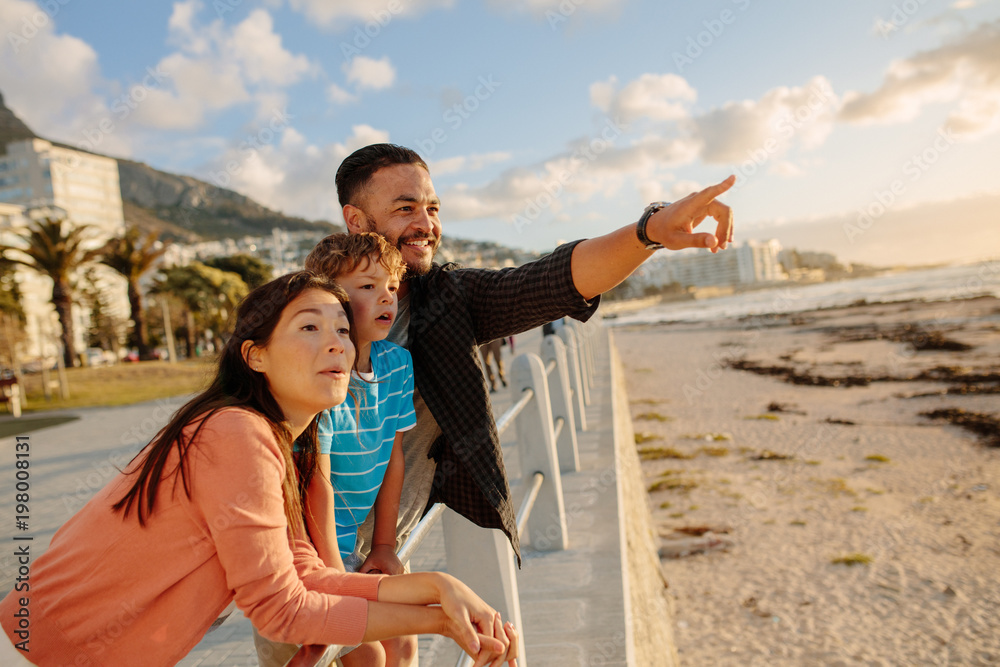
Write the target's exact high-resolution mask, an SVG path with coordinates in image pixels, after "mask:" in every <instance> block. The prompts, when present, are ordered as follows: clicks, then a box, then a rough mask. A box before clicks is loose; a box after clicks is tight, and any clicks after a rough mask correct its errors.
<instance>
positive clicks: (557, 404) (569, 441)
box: [542, 327, 580, 472]
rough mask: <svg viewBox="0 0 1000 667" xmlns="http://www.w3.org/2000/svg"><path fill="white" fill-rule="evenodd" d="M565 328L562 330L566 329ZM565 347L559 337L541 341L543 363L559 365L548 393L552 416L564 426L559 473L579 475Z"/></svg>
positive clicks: (559, 440)
mask: <svg viewBox="0 0 1000 667" xmlns="http://www.w3.org/2000/svg"><path fill="white" fill-rule="evenodd" d="M565 328H566V327H563V329H565ZM566 357H567V354H566V346H565V345H564V344H563V342H562V340H560V338H559V337H558V336H545V338H543V339H542V361H543V362H544V365H545V366H546V367H548V365H549V362H550V361H555V362H556V367H555V368H554V369H553V373H552V374H550V375H549V379H551V380H552V381H551V382H550V383H549V391H550V392H552V395H551V404H552V417H553V419H555V420H558V419H560V418H562V420H563V426H562V429H560V431H559V435H558V436H557V437H556V439H555V441H556V453H557V456H558V458H559V471H560V472H576V471H578V470H579V469H580V454H579V452H578V450H577V442H576V420H575V419H574V418H573V403H572V401H571V400H570V399H571V393H572V390H571V389H570V383H569V369H568V368H567V361H566Z"/></svg>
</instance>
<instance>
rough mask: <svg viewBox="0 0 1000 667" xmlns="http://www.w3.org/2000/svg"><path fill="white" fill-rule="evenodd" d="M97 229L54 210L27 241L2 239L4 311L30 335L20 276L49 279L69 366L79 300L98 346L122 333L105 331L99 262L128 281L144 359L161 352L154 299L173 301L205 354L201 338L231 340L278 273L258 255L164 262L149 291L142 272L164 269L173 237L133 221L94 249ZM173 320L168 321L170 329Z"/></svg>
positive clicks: (192, 344)
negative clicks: (238, 312) (242, 308)
mask: <svg viewBox="0 0 1000 667" xmlns="http://www.w3.org/2000/svg"><path fill="white" fill-rule="evenodd" d="M93 231H94V228H93V226H91V225H74V224H72V223H71V222H70V221H69V220H68V219H67V218H66V217H64V216H58V215H47V216H45V217H40V218H38V219H35V220H32V221H31V223H30V224H29V225H28V227H27V228H26V229H25V230H23V231H21V232H18V233H16V234H15V235H16V236H17V237H18V238H19V239H20V241H21V243H20V244H19V245H0V314H2V315H3V319H4V322H5V323H8V324H7V326H6V327H5V328H6V330H8V331H9V330H10V328H11V327H10V325H9V323H10V322H11V321H13V322H16V323H17V324H18V326H19V328H20V330H21V332H22V336H21V337H22V338H23V330H24V327H25V326H26V324H27V322H26V317H25V313H24V308H23V305H22V300H23V295H22V294H21V293H20V290H19V288H18V284H17V281H16V280H15V279H14V271H15V268H16V266H17V265H20V266H24V267H27V268H28V269H30V270H31V271H34V272H36V273H39V274H41V275H43V276H46V277H48V278H49V279H51V280H52V295H51V302H52V305H53V307H54V308H55V312H56V316H57V318H58V320H59V326H60V331H59V332H58V333H59V339H60V341H61V342H62V354H63V361H64V363H65V365H66V366H67V367H73V366H76V365H78V364H79V357H78V354H77V352H78V351H77V349H76V335H75V331H74V323H73V317H72V308H73V305H74V304H83V305H87V306H89V308H90V312H91V323H92V325H93V326H92V335H91V336H90V339H91V341H92V342H99V343H103V344H102V345H95V346H96V347H104V346H105V345H107V344H108V343H110V342H111V341H110V339H111V338H117V336H118V333H117V332H116V331H115V330H114V327H111V329H112V330H111V331H108V327H106V326H105V327H103V330H102V326H101V324H102V322H103V321H104V320H106V319H107V314H106V311H107V308H108V305H109V304H108V300H107V294H105V293H102V292H101V290H99V289H98V288H97V287H95V282H96V278H95V276H94V274H93V269H94V267H95V266H96V265H104V266H107V267H110V268H111V269H113V270H114V271H115V272H117V273H118V274H120V275H121V276H122V277H124V279H125V282H126V285H127V288H126V289H127V295H128V303H129V318H130V319H129V323H128V330H127V331H128V333H127V337H126V338H127V341H126V344H127V345H128V347H130V348H135V350H136V352H137V354H138V357H139V359H140V360H148V359H153V358H154V356H155V355H154V348H155V345H153V344H152V343H151V341H152V340H154V339H155V338H156V336H155V335H153V334H151V332H150V327H149V320H150V313H148V312H147V311H146V308H145V303H146V297H148V296H156V297H158V298H161V299H168V300H169V302H170V303H171V304H173V306H174V307H173V308H172V309H171V310H173V311H174V313H177V314H178V315H179V322H178V323H177V326H176V327H174V329H176V331H177V334H178V336H179V337H180V338H181V339H182V340H183V341H184V342H185V344H186V352H187V356H188V357H191V356H195V354H196V352H197V345H198V341H199V340H201V339H204V338H213V339H215V340H223V339H224V338H225V336H226V335H227V324H228V319H229V314H230V313H232V312H234V311H235V309H236V306H237V304H238V303H239V301H240V300H241V299H242V298H243V297H244V296H246V294H247V293H248V292H249V291H250V290H251V289H253V288H254V287H257V286H258V285H260V284H263V283H264V282H267V281H268V280H270V279H271V277H272V273H273V268H272V267H271V265H269V264H267V263H266V262H263V261H261V260H260V259H258V258H256V257H250V256H248V255H234V256H229V257H216V258H213V259H210V260H207V261H205V262H191V263H190V264H186V265H183V266H170V267H160V268H159V269H158V271H157V273H156V274H155V276H154V279H153V280H152V282H151V283H150V287H149V288H148V289H145V290H144V289H143V286H142V284H141V280H142V278H143V277H144V276H146V275H147V274H148V273H150V272H151V271H152V270H153V269H154V268H156V267H157V264H158V262H159V260H160V259H161V258H162V257H163V255H164V254H165V253H166V252H167V249H168V247H169V242H163V241H161V240H160V239H159V237H158V235H156V234H153V233H143V232H141V231H140V230H139V229H138V228H136V227H135V226H131V225H128V224H126V226H125V230H124V232H123V233H122V234H121V235H120V236H118V237H115V238H112V239H110V240H108V241H106V242H105V243H103V244H102V245H100V246H98V247H92V246H93V244H92V243H88V242H89V241H90V240H91V239H92V237H93ZM88 246H90V247H88ZM154 319H155V315H154ZM173 319H174V318H173V317H171V320H173ZM167 325H168V323H164V327H166V326H167ZM209 332H210V333H209ZM2 333H3V332H2V331H0V334H2ZM5 338H6V342H7V345H9V346H10V347H11V348H12V349H11V350H10V351H9V352H10V356H11V360H10V361H11V363H12V364H13V346H14V344H15V341H14V340H12V339H11V336H9V335H7V336H5ZM95 339H97V340H96V341H95ZM115 342H117V341H115Z"/></svg>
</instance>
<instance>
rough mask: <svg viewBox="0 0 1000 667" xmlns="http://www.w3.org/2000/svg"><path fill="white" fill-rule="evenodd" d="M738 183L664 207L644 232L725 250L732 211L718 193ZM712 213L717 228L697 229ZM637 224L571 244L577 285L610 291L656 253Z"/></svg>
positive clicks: (585, 290) (667, 241)
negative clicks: (638, 232) (647, 245)
mask: <svg viewBox="0 0 1000 667" xmlns="http://www.w3.org/2000/svg"><path fill="white" fill-rule="evenodd" d="M735 182H736V177H735V176H730V177H729V178H727V179H726V180H724V181H722V182H721V183H719V184H717V185H712V186H709V187H707V188H705V189H704V190H702V191H701V192H695V193H693V194H690V195H688V196H687V197H684V199H681V200H678V201H676V202H674V203H673V204H671V205H670V206H667V207H666V208H662V209H660V210H659V211H657V212H656V213H654V214H653V215H652V217H650V218H649V222H648V223H647V224H646V236H647V237H648V238H649V239H650V240H651V241H655V242H657V243H660V244H662V245H663V246H664V247H666V248H669V249H670V250H681V249H682V248H708V249H709V250H711V251H712V252H718V251H719V250H724V249H725V248H726V247H727V245H728V244H729V243H731V242H732V240H733V211H732V209H731V208H729V207H728V206H726V205H725V204H723V203H722V202H720V201H718V200H716V197H718V196H719V195H721V194H722V193H723V192H725V191H726V190H728V189H729V188H731V187H732V186H733V183H735ZM708 217H710V218H714V219H715V220H716V222H717V223H718V224H717V225H716V229H715V233H714V234H710V233H700V234H696V233H694V228H695V227H697V226H698V225H699V224H701V222H702V221H703V220H704V219H705V218H708ZM635 227H636V225H635V223H633V224H630V225H626V226H625V227H622V228H621V229H618V230H615V231H613V232H611V233H610V234H605V235H604V236H598V237H597V238H593V239H587V240H586V241H581V242H580V243H579V244H578V245H577V246H576V248H574V249H573V259H572V264H571V269H572V272H573V284H574V285H576V289H577V291H579V292H580V295H581V296H583V297H584V298H585V299H592V298H594V297H595V296H597V295H598V294H603V293H604V292H607V291H608V290H609V289H611V288H612V287H614V286H615V285H617V284H619V283H620V282H622V281H623V280H625V279H626V278H628V277H629V276H630V275H631V274H632V272H633V271H635V270H636V269H637V268H638V267H639V265H640V264H642V263H643V262H644V261H646V260H647V259H648V258H649V256H650V255H652V254H653V251H651V250H646V248H645V247H644V246H643V244H642V243H640V242H639V238H638V237H637V236H636V233H635Z"/></svg>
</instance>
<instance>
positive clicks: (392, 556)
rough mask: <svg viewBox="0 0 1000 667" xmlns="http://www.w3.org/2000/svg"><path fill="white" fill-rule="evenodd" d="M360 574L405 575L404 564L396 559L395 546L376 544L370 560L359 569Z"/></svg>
mask: <svg viewBox="0 0 1000 667" xmlns="http://www.w3.org/2000/svg"><path fill="white" fill-rule="evenodd" d="M358 572H361V573H362V574H368V573H369V572H371V573H374V574H403V564H402V563H401V562H400V561H399V559H398V558H396V551H395V549H394V546H393V545H390V544H376V545H375V546H373V547H372V550H371V553H369V554H368V558H366V559H365V562H364V563H362V564H361V567H359V568H358Z"/></svg>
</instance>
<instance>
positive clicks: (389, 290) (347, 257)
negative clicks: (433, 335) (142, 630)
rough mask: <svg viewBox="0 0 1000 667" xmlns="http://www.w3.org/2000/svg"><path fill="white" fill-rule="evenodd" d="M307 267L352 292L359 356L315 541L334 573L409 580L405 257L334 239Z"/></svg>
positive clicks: (394, 653) (407, 658) (313, 516)
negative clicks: (366, 525) (398, 333)
mask: <svg viewBox="0 0 1000 667" xmlns="http://www.w3.org/2000/svg"><path fill="white" fill-rule="evenodd" d="M306 267H307V269H308V270H311V271H314V272H315V273H318V274H320V275H324V276H326V277H328V278H331V279H333V280H336V281H337V283H339V284H340V285H341V286H342V287H343V288H344V290H345V291H346V292H347V294H348V296H349V297H350V301H351V308H352V311H353V314H354V323H355V333H356V336H357V347H358V354H357V362H356V364H355V374H354V377H352V381H351V391H350V395H349V396H348V398H347V400H346V401H345V402H344V403H343V404H342V405H339V406H336V407H334V408H331V409H330V410H327V411H325V412H324V413H323V414H322V415H321V416H320V419H319V433H318V439H319V447H320V474H319V475H317V478H316V481H315V482H314V483H313V484H312V485H311V486H310V488H309V492H308V494H307V498H306V516H307V523H308V525H309V529H310V534H311V535H312V536H313V540H314V542H315V544H316V548H317V551H318V552H319V555H320V557H321V558H323V559H324V560H325V561H327V563H328V565H331V566H333V567H338V566H339V562H340V561H341V559H342V560H343V564H344V566H345V567H346V569H347V570H348V571H358V572H362V573H367V572H371V573H376V574H377V573H382V574H400V573H402V572H403V565H402V563H400V562H399V559H398V558H396V553H395V552H396V519H397V514H398V511H399V495H400V490H401V489H402V486H403V451H402V435H403V432H405V431H407V430H409V429H411V428H413V427H414V426H415V425H416V416H415V414H414V411H413V366H412V361H411V358H410V353H409V352H408V351H406V350H405V349H403V348H402V347H399V346H398V345H394V344H393V343H389V342H388V341H386V340H385V338H386V336H387V335H388V334H389V329H390V327H391V326H392V323H393V321H394V320H395V318H396V308H397V303H396V290H397V289H399V281H400V278H401V277H402V274H403V271H404V269H405V268H406V267H405V264H404V262H403V257H402V255H401V254H400V252H399V250H397V249H396V248H395V247H393V246H392V245H390V244H389V243H388V242H387V241H386V240H385V239H384V238H383V237H382V236H380V235H378V234H370V233H365V234H334V235H331V236H328V237H326V238H325V239H323V241H321V242H320V243H319V244H318V245H317V246H316V248H315V249H313V251H312V252H311V253H310V254H309V257H308V258H307V259H306ZM326 480H329V482H330V483H329V484H326V483H325V481H326ZM331 510H332V516H331ZM370 511H371V512H373V513H374V515H375V517H374V519H375V523H374V530H373V534H372V543H371V551H370V552H369V553H367V554H366V553H363V552H362V550H361V545H358V546H359V548H356V542H357V533H358V527H359V526H360V525H361V524H362V523H363V522H364V521H365V518H366V517H367V516H368V514H369V512H370ZM366 546H367V545H366ZM415 654H416V641H415V638H414V637H404V638H399V639H394V640H389V641H387V642H383V643H382V645H381V646H379V644H378V643H373V644H366V645H362V646H361V647H359V648H358V649H356V650H354V651H351V652H350V653H347V654H346V655H344V656H342V657H341V660H342V661H343V663H344V665H345V667H352V666H353V665H379V664H383V663H384V664H387V665H393V666H398V665H409V664H412V662H413V661H414V660H415Z"/></svg>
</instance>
